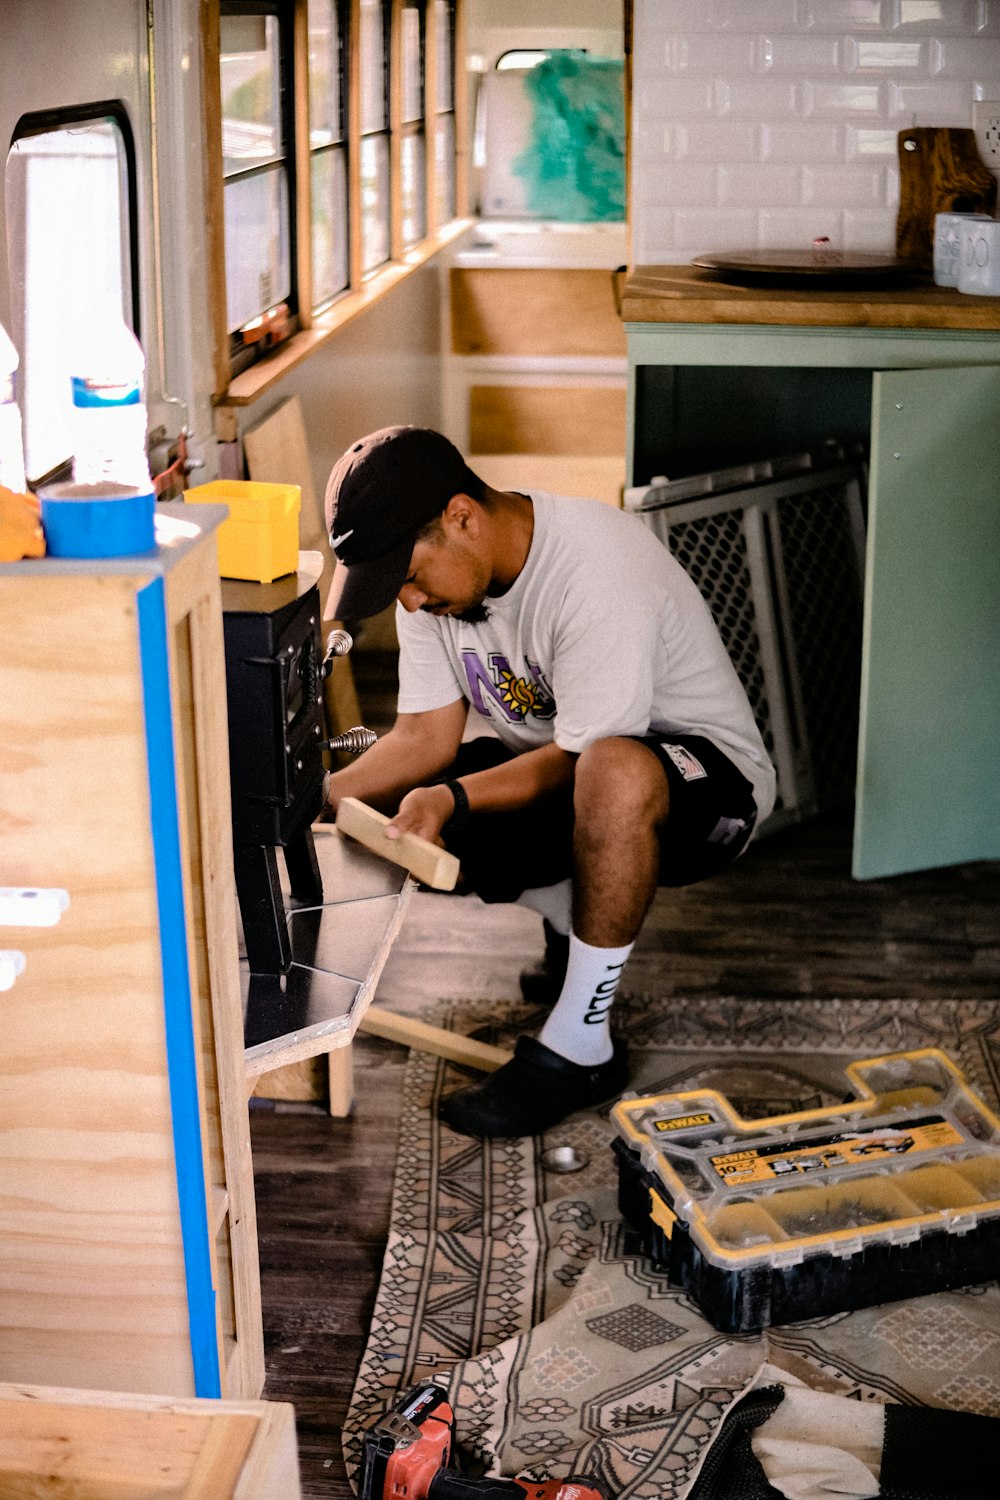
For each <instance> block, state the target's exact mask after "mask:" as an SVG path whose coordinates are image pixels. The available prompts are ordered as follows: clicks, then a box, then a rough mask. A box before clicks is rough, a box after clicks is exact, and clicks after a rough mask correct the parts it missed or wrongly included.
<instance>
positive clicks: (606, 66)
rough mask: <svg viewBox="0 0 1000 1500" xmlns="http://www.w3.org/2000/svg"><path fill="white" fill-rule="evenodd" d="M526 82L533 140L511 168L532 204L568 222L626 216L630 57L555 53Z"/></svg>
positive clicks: (543, 215) (544, 215)
mask: <svg viewBox="0 0 1000 1500" xmlns="http://www.w3.org/2000/svg"><path fill="white" fill-rule="evenodd" d="M524 88H525V92H526V93H527V94H528V96H529V98H530V100H531V103H532V125H531V144H530V146H529V147H528V149H527V150H526V151H524V152H522V153H521V155H520V156H519V157H518V158H517V160H516V161H515V162H514V163H513V166H512V171H513V172H514V174H515V175H516V176H517V177H520V178H521V179H522V180H523V181H524V184H525V195H526V198H527V203H528V207H529V208H530V209H531V211H532V212H533V213H535V214H537V215H538V216H539V217H541V218H546V219H561V220H563V221H565V222H567V223H588V222H593V221H595V220H608V219H624V217H625V70H624V64H623V63H622V62H621V61H619V60H616V59H614V58H604V57H588V56H587V55H586V53H583V52H573V51H564V52H552V53H550V54H549V56H548V57H547V58H545V60H544V61H543V62H540V63H539V64H538V66H537V67H535V68H532V69H531V71H530V72H529V73H526V74H525V79H524Z"/></svg>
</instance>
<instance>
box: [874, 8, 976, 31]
mask: <svg viewBox="0 0 1000 1500" xmlns="http://www.w3.org/2000/svg"><path fill="white" fill-rule="evenodd" d="M892 8H893V10H894V12H895V14H894V16H893V20H892V23H891V25H892V27H894V28H895V30H897V31H910V32H917V31H922V32H924V33H926V35H927V36H944V35H949V36H973V35H974V34H975V32H976V31H977V30H978V27H979V4H978V0H893V7H892Z"/></svg>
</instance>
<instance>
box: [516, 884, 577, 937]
mask: <svg viewBox="0 0 1000 1500" xmlns="http://www.w3.org/2000/svg"><path fill="white" fill-rule="evenodd" d="M572 899H573V882H572V881H571V880H569V879H568V878H567V879H566V880H560V881H559V884H558V885H536V886H534V887H533V888H532V889H531V890H530V891H522V892H521V894H520V895H519V896H518V898H517V905H518V906H528V907H530V908H531V910H532V911H537V912H538V914H539V916H542V917H544V918H545V920H546V921H547V922H548V924H549V926H550V927H554V928H555V930H556V932H561V933H562V935H563V937H565V936H566V934H567V933H568V932H569V917H570V906H571V903H572Z"/></svg>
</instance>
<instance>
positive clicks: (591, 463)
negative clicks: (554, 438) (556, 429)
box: [469, 453, 625, 508]
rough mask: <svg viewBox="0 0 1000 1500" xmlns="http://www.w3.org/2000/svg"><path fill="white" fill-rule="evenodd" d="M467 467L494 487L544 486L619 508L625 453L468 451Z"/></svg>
mask: <svg viewBox="0 0 1000 1500" xmlns="http://www.w3.org/2000/svg"><path fill="white" fill-rule="evenodd" d="M469 467H470V469H472V471H473V473H474V474H478V475H479V477H480V479H484V480H485V481H486V483H487V484H488V485H490V486H491V487H492V488H493V489H495V490H525V489H529V490H548V491H550V492H551V493H552V494H554V495H581V496H585V497H587V498H588V499H591V500H604V501H605V502H606V503H607V504H608V505H615V506H618V507H619V508H620V507H621V503H622V491H623V488H624V485H625V455H624V454H623V453H617V454H613V455H612V456H611V457H605V456H604V455H603V454H600V455H596V456H595V455H590V456H581V455H580V454H578V453H565V454H563V453H557V454H553V453H523V454H522V453H472V454H470V455H469Z"/></svg>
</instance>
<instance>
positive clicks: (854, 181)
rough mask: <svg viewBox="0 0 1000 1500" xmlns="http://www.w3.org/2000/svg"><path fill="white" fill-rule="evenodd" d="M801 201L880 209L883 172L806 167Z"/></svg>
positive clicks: (847, 168) (845, 168) (803, 174)
mask: <svg viewBox="0 0 1000 1500" xmlns="http://www.w3.org/2000/svg"><path fill="white" fill-rule="evenodd" d="M802 202H803V203H810V204H811V203H819V204H825V203H836V204H837V205H838V206H839V207H841V208H878V207H879V206H880V204H881V202H882V173H881V172H878V171H869V172H859V171H856V170H852V169H851V168H850V167H840V168H837V167H804V168H803V170H802Z"/></svg>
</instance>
